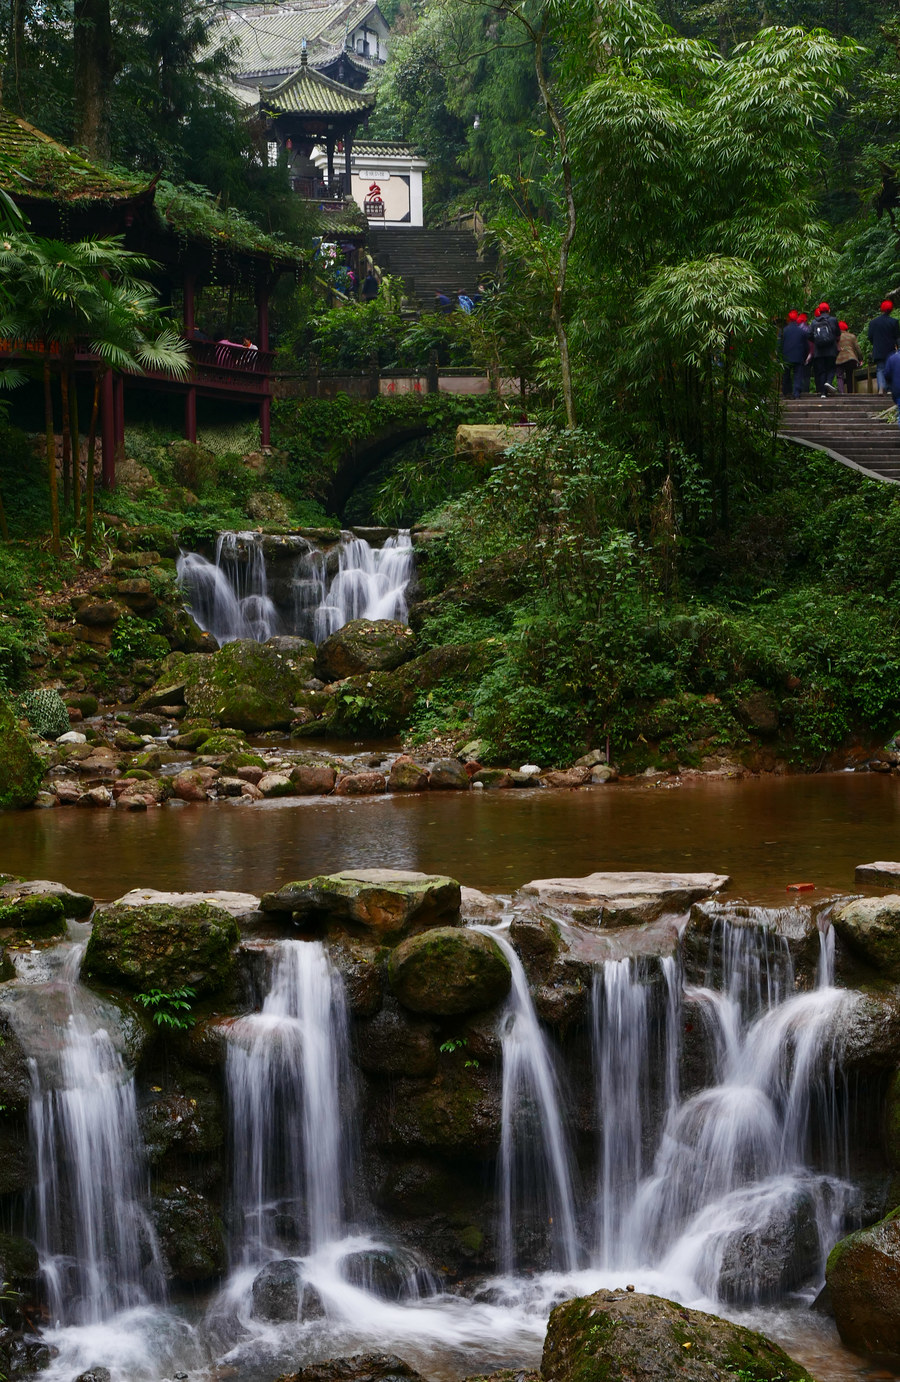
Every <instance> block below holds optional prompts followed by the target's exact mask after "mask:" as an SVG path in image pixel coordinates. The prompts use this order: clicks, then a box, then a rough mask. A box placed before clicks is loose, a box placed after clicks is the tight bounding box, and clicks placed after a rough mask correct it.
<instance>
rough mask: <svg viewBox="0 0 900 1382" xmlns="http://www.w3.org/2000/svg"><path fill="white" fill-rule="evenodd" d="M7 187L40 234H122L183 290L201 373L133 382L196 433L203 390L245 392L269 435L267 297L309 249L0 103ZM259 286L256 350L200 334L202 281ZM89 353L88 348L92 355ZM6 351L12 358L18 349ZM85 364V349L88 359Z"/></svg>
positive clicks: (118, 428) (111, 389)
mask: <svg viewBox="0 0 900 1382" xmlns="http://www.w3.org/2000/svg"><path fill="white" fill-rule="evenodd" d="M0 188H2V189H3V190H4V191H5V192H7V193H8V194H9V195H10V197H11V198H12V199H13V201H14V202H15V203H16V204H17V206H19V208H20V209H21V210H22V211H23V212H24V213H25V215H26V216H27V218H28V229H29V231H31V232H32V233H33V234H35V235H42V236H49V237H51V238H56V239H61V240H67V241H73V240H79V239H84V238H87V237H101V236H111V235H118V236H121V237H122V239H123V241H124V244H125V247H126V248H127V249H130V250H134V251H136V252H137V253H140V254H142V255H145V256H146V257H147V258H149V259H151V260H153V261H154V262H155V263H156V264H158V265H159V266H160V267H159V270H158V271H157V272H156V274H155V275H154V277H155V278H156V279H157V281H158V284H159V287H160V291H161V293H162V294H163V295H164V296H165V298H166V299H167V300H169V301H171V299H172V295H173V292H177V293H180V296H181V299H182V304H183V319H184V327H183V329H184V335H185V337H186V339H187V340H188V341H189V342H190V344H191V350H192V354H193V355H194V371H193V374H192V376H191V378H190V379H188V380H187V381H186V382H180V381H176V380H172V379H170V378H167V377H162V376H160V377H155V376H154V375H152V374H150V375H145V376H140V377H134V376H129V377H128V382H129V386H130V387H151V388H159V389H164V390H167V391H169V392H173V391H174V392H176V393H180V394H183V395H184V400H185V434H186V436H187V438H188V440H190V441H195V440H196V435H197V397H198V395H200V396H203V397H210V398H217V399H226V400H227V399H232V400H235V399H238V398H240V399H242V400H243V401H244V402H253V403H256V404H258V406H259V411H260V430H261V433H262V440H263V444H264V445H267V444H268V440H269V415H270V409H271V396H272V387H271V366H272V355H271V353H270V351H269V325H268V321H269V317H268V310H269V309H268V303H269V294H270V292H271V289H272V287H273V285H274V283H275V281H276V279H277V278H278V277H279V275H280V274H282V273H284V272H291V273H296V272H299V271H301V270H303V269H305V268H306V267H307V266H309V265H310V264H311V261H312V253H313V252H312V247H311V246H310V249H309V250H302V249H300V248H299V247H298V246H296V245H292V244H290V243H289V242H288V241H287V240H284V239H282V238H280V237H279V236H275V235H269V234H266V232H264V231H262V230H260V229H259V227H258V226H256V225H254V224H253V222H252V221H249V220H247V218H246V217H244V216H241V215H240V214H239V213H237V212H234V211H224V210H223V209H222V208H221V207H219V206H218V204H217V203H216V201H215V200H214V199H213V198H212V197H204V196H199V195H197V194H195V193H192V192H187V191H185V190H184V189H183V188H179V187H176V186H174V185H173V184H171V183H168V182H164V181H162V180H160V179H159V178H158V177H157V178H153V179H151V180H149V181H148V180H147V179H146V178H145V179H140V178H137V177H134V176H133V175H130V174H128V173H124V172H118V171H116V170H110V171H108V170H106V169H103V168H98V167H97V166H96V165H94V164H92V163H89V162H87V161H86V160H85V159H83V158H82V157H81V156H80V155H79V154H77V153H75V152H73V151H72V150H71V149H67V148H66V147H65V146H64V145H62V144H60V143H58V142H57V141H56V140H55V139H51V138H50V136H49V135H46V134H44V133H43V131H41V130H39V129H36V128H35V127H34V126H33V125H31V124H29V123H28V121H27V120H23V119H21V118H20V117H19V116H17V115H13V114H12V113H11V112H10V111H6V110H3V109H0ZM209 282H215V283H217V284H224V285H226V286H228V285H236V284H248V285H250V286H251V287H252V289H253V292H254V295H255V299H256V308H257V333H256V346H257V349H256V350H255V351H254V352H252V354H251V353H250V352H246V351H242V350H241V348H240V347H230V348H226V347H223V346H220V345H217V344H216V343H214V342H210V341H206V340H200V339H198V335H197V331H196V324H195V318H194V312H195V299H196V293H197V290H198V288H200V287H202V286H203V284H204V283H209ZM88 354H89V352H88ZM5 358H6V359H7V360H9V361H11V358H12V357H11V354H7V355H6V356H5ZM84 361H85V363H89V362H88V356H87V355H85V357H84ZM125 382H126V381H125V377H124V376H122V375H121V374H116V375H115V376H114V375H113V374H112V373H109V374H107V376H106V378H105V382H104V393H103V401H102V437H103V475H104V483H105V484H107V485H112V484H113V483H114V480H115V456H116V454H117V452H119V451H120V450H121V448H122V446H123V445H124V426H125V424H124V406H125V405H124V385H125Z"/></svg>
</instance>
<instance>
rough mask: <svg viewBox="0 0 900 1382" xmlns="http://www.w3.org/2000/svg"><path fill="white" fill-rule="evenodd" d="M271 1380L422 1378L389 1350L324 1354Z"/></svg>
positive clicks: (416, 1381) (391, 1381) (398, 1381)
mask: <svg viewBox="0 0 900 1382" xmlns="http://www.w3.org/2000/svg"><path fill="white" fill-rule="evenodd" d="M275 1382H425V1379H424V1378H423V1376H422V1374H421V1373H420V1372H416V1371H415V1369H414V1368H411V1367H410V1365H409V1364H408V1363H404V1361H403V1359H402V1358H398V1357H397V1356H396V1354H393V1353H355V1354H354V1355H353V1356H352V1357H351V1358H328V1359H326V1360H325V1362H324V1363H309V1364H308V1365H307V1366H306V1367H305V1368H301V1369H300V1371H299V1372H284V1373H282V1374H281V1376H280V1377H276V1379H275Z"/></svg>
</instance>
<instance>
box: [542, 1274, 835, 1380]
mask: <svg viewBox="0 0 900 1382" xmlns="http://www.w3.org/2000/svg"><path fill="white" fill-rule="evenodd" d="M541 1373H542V1375H543V1377H544V1378H545V1379H546V1382H550V1379H552V1382H662V1379H665V1378H673V1377H677V1378H679V1379H680V1382H731V1379H739V1382H813V1379H812V1378H811V1377H810V1374H809V1373H808V1372H807V1371H806V1369H805V1368H803V1367H801V1366H800V1364H799V1363H796V1362H794V1360H793V1358H790V1357H789V1356H788V1355H787V1354H786V1353H785V1352H784V1350H783V1349H781V1348H779V1347H778V1345H777V1344H774V1343H772V1341H771V1340H770V1339H767V1338H766V1337H765V1335H763V1334H757V1333H756V1332H755V1331H754V1330H751V1329H744V1328H743V1327H742V1326H741V1325H737V1324H731V1323H730V1322H729V1321H727V1320H723V1319H720V1318H719V1317H718V1316H717V1315H707V1314H705V1313H703V1312H702V1311H700V1310H688V1309H686V1308H685V1306H683V1305H678V1304H677V1303H676V1302H675V1301H671V1300H665V1299H663V1298H662V1297H661V1296H646V1295H640V1294H638V1293H636V1292H633V1291H596V1292H595V1293H594V1294H593V1295H590V1296H579V1297H576V1298H575V1299H574V1300H567V1301H564V1302H563V1303H562V1305H558V1306H557V1307H556V1309H555V1310H554V1311H553V1312H552V1314H551V1315H550V1322H549V1325H548V1328H547V1338H546V1341H545V1343H544V1354H543V1359H542V1362H541Z"/></svg>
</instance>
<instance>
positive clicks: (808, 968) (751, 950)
mask: <svg viewBox="0 0 900 1382" xmlns="http://www.w3.org/2000/svg"><path fill="white" fill-rule="evenodd" d="M821 910H822V908H821V906H819V907H809V906H807V907H804V906H793V907H759V906H755V905H752V904H750V903H747V902H742V901H740V900H738V899H735V900H734V901H728V902H716V901H706V902H695V903H694V905H693V907H692V908H691V916H690V921H689V922H688V925H687V929H686V930H685V933H684V962H685V974H686V976H687V979H688V982H689V983H693V984H706V983H708V982H709V980H710V978H711V976H712V975H715V974H722V973H723V972H724V964H725V961H724V954H723V952H724V950H725V949H726V937H727V935H728V932H729V931H731V932H738V933H740V938H741V941H742V944H743V945H744V948H745V952H746V953H747V956H748V960H749V958H750V956H751V955H752V957H753V960H754V961H756V962H757V963H759V964H761V965H762V966H763V968H766V967H767V966H768V967H771V968H772V969H773V970H777V969H778V967H779V963H780V964H781V965H782V966H783V967H784V969H785V973H786V968H787V966H786V959H787V956H790V959H791V962H792V965H793V969H794V975H795V977H796V979H797V980H798V982H799V983H800V984H801V985H802V986H803V987H805V988H812V987H814V986H815V982H816V974H817V971H818V967H819V960H820V954H821V942H820V936H819V925H818V914H819V912H820V911H821Z"/></svg>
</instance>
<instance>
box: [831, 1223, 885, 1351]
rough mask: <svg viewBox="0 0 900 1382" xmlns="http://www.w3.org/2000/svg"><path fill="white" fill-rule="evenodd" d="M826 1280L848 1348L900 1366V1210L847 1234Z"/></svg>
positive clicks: (832, 1255)
mask: <svg viewBox="0 0 900 1382" xmlns="http://www.w3.org/2000/svg"><path fill="white" fill-rule="evenodd" d="M825 1279H826V1282H827V1284H828V1289H829V1293H830V1296H831V1304H832V1308H833V1310H834V1318H835V1323H836V1324H837V1327H838V1333H839V1334H840V1336H841V1338H842V1339H843V1341H844V1343H845V1344H846V1345H847V1347H848V1348H852V1349H853V1351H854V1353H862V1354H864V1355H865V1356H867V1357H869V1358H876V1359H878V1361H879V1362H883V1363H886V1364H888V1366H890V1367H892V1368H897V1367H900V1209H895V1210H894V1212H893V1213H892V1214H889V1215H888V1216H887V1218H886V1219H882V1220H881V1222H880V1223H878V1224H873V1225H872V1227H871V1228H863V1229H860V1230H859V1231H858V1232H857V1233H851V1234H850V1236H849V1237H848V1238H842V1239H841V1241H840V1242H839V1243H838V1244H837V1245H836V1246H835V1247H834V1248H832V1250H831V1254H830V1256H829V1258H828V1265H827V1267H826V1270H825Z"/></svg>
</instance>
